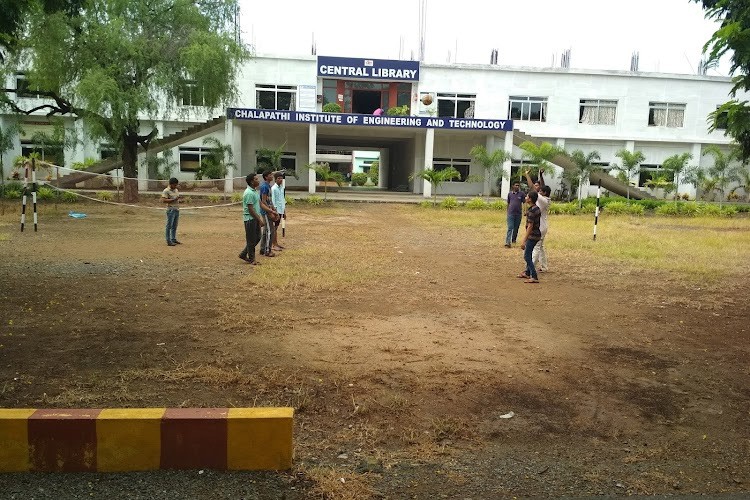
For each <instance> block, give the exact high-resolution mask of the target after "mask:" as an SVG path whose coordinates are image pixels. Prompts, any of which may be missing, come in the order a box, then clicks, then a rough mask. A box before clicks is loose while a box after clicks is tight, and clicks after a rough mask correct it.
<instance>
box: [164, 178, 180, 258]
mask: <svg viewBox="0 0 750 500" xmlns="http://www.w3.org/2000/svg"><path fill="white" fill-rule="evenodd" d="M177 183H178V181H177V179H176V178H175V177H172V178H171V179H169V187H167V188H164V191H162V193H161V201H162V202H163V203H166V204H167V227H166V229H165V231H164V233H165V236H166V238H167V245H169V246H170V247H173V246H175V245H179V244H180V242H179V241H177V223H178V222H179V220H180V207H179V206H178V203H180V192H179V191H177Z"/></svg>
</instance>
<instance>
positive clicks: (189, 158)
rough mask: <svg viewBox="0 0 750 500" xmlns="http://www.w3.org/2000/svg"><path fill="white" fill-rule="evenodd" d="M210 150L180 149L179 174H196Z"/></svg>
mask: <svg viewBox="0 0 750 500" xmlns="http://www.w3.org/2000/svg"><path fill="white" fill-rule="evenodd" d="M210 153H211V148H188V147H185V148H180V172H190V173H194V172H197V171H198V170H199V169H200V168H201V162H202V161H203V158H205V157H206V156H207V155H208V154H210Z"/></svg>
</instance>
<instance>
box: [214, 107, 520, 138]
mask: <svg viewBox="0 0 750 500" xmlns="http://www.w3.org/2000/svg"><path fill="white" fill-rule="evenodd" d="M227 118H228V119H230V120H259V121H272V122H292V123H306V124H312V123H315V124H320V125H350V126H362V127H407V128H439V129H448V130H484V131H498V132H499V131H505V132H509V131H511V130H513V120H487V119H482V118H445V117H434V118H433V117H427V116H385V115H384V116H375V115H359V114H351V113H308V112H303V111H281V110H279V111H276V110H272V109H250V108H228V109H227Z"/></svg>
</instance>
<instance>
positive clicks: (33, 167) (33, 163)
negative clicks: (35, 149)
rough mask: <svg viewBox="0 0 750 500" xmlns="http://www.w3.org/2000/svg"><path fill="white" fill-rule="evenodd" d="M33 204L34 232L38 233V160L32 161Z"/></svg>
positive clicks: (33, 159)
mask: <svg viewBox="0 0 750 500" xmlns="http://www.w3.org/2000/svg"><path fill="white" fill-rule="evenodd" d="M31 202H32V204H33V205H34V232H35V233H36V231H37V216H36V159H35V158H32V159H31Z"/></svg>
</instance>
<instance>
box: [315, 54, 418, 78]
mask: <svg viewBox="0 0 750 500" xmlns="http://www.w3.org/2000/svg"><path fill="white" fill-rule="evenodd" d="M318 76H322V77H329V78H330V77H345V78H368V79H371V80H405V81H415V82H416V81H419V61H399V60H393V59H357V58H352V57H328V56H318Z"/></svg>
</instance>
